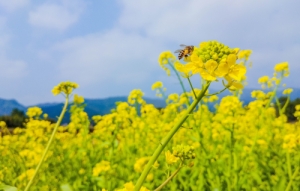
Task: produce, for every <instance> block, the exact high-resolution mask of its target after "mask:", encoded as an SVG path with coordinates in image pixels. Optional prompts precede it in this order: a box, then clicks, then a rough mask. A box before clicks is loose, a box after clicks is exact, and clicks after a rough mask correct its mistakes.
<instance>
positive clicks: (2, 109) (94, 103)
mask: <svg viewBox="0 0 300 191" xmlns="http://www.w3.org/2000/svg"><path fill="white" fill-rule="evenodd" d="M253 90H254V89H244V90H243V95H242V96H241V100H242V101H243V102H244V104H248V103H249V102H250V101H252V100H253V98H252V97H251V92H252V91H253ZM214 92H215V91H213V90H210V93H214ZM281 92H282V90H280V91H279V95H280V96H282V94H281ZM226 95H230V92H229V91H225V92H223V93H222V94H221V95H220V97H224V96H226ZM296 98H300V89H294V91H293V92H292V94H291V100H294V99H296ZM144 99H145V101H146V102H147V103H150V104H153V105H154V106H155V107H157V108H162V107H165V101H164V100H162V99H158V98H144ZM119 101H121V102H126V101H127V97H126V96H122V97H110V98H105V99H85V103H86V105H87V106H86V108H85V111H86V112H87V113H88V115H89V116H90V117H92V116H94V115H104V114H107V113H110V110H111V109H113V108H115V106H116V105H115V103H116V102H119ZM36 106H38V107H40V108H42V110H43V112H44V113H47V114H48V116H49V118H52V119H55V120H56V119H57V117H58V116H59V114H60V112H61V110H62V108H63V103H41V104H37V105H36ZM28 107H31V106H28ZM28 107H26V106H23V105H22V104H20V103H18V102H17V101H16V100H5V99H1V98H0V116H2V115H9V114H10V113H11V111H12V110H13V109H14V108H17V109H18V110H21V111H24V112H25V111H26V110H27V108H28ZM209 107H210V109H211V110H213V105H212V104H209ZM69 118H70V115H69V113H68V112H67V113H66V115H65V117H64V120H63V123H67V122H68V121H69Z"/></svg>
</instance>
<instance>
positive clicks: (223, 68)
mask: <svg viewBox="0 0 300 191" xmlns="http://www.w3.org/2000/svg"><path fill="white" fill-rule="evenodd" d="M228 71H229V66H228V64H227V63H226V62H221V63H220V64H219V66H218V68H217V70H216V71H215V74H216V75H217V76H218V77H223V76H225V75H226V74H227V73H228Z"/></svg>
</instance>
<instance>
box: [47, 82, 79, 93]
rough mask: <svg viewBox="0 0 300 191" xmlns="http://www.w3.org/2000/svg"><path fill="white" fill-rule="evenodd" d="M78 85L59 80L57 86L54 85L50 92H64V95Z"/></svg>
mask: <svg viewBox="0 0 300 191" xmlns="http://www.w3.org/2000/svg"><path fill="white" fill-rule="evenodd" d="M78 87H79V85H78V84H77V83H75V82H69V81H67V82H61V83H60V84H58V85H57V86H54V88H53V89H52V93H53V95H55V96H56V95H58V94H60V93H64V94H66V95H69V94H71V93H72V91H73V89H76V88H78Z"/></svg>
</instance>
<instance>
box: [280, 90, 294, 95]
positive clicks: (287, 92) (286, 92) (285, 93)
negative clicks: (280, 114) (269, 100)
mask: <svg viewBox="0 0 300 191" xmlns="http://www.w3.org/2000/svg"><path fill="white" fill-rule="evenodd" d="M292 92H293V89H292V88H288V89H285V90H283V92H282V94H283V95H287V94H291V93H292Z"/></svg>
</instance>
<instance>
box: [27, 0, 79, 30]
mask: <svg viewBox="0 0 300 191" xmlns="http://www.w3.org/2000/svg"><path fill="white" fill-rule="evenodd" d="M83 8H84V5H83V4H82V3H81V2H80V1H63V3H62V4H50V3H45V4H42V5H40V6H39V7H37V8H36V9H35V10H34V11H31V12H30V13H29V23H30V24H31V25H33V26H36V27H42V28H47V29H54V30H58V31H64V30H66V29H67V28H69V27H70V26H72V25H73V24H75V23H76V22H77V21H78V19H79V16H80V14H81V13H82V11H83Z"/></svg>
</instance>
